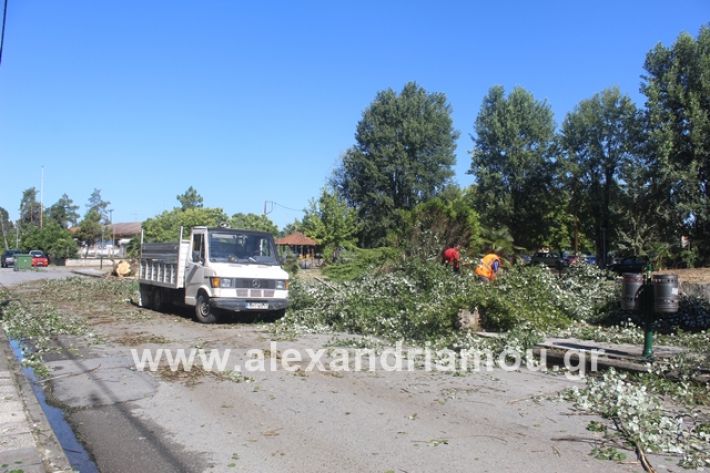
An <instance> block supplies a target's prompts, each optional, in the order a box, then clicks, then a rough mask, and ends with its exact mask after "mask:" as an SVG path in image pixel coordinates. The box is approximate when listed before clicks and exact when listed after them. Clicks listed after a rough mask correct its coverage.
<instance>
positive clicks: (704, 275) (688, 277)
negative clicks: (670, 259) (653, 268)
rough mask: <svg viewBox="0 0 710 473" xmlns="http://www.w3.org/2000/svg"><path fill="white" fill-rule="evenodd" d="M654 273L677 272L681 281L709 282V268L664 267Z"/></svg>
mask: <svg viewBox="0 0 710 473" xmlns="http://www.w3.org/2000/svg"><path fill="white" fill-rule="evenodd" d="M654 274H677V275H678V279H679V280H680V281H681V282H691V283H710V268H691V269H666V270H663V271H657V272H656V273H654Z"/></svg>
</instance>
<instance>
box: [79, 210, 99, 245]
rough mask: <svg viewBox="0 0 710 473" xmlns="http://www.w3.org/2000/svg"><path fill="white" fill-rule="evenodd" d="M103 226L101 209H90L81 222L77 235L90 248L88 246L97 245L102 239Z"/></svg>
mask: <svg viewBox="0 0 710 473" xmlns="http://www.w3.org/2000/svg"><path fill="white" fill-rule="evenodd" d="M102 228H103V225H102V224H101V214H100V213H99V210H98V209H95V208H94V209H89V211H88V212H86V215H84V218H83V219H82V220H81V222H80V223H79V231H78V232H77V234H76V236H77V238H78V239H79V241H81V242H83V243H84V244H85V245H86V247H87V249H88V247H90V246H93V245H95V244H96V242H97V241H99V240H100V239H101V231H102Z"/></svg>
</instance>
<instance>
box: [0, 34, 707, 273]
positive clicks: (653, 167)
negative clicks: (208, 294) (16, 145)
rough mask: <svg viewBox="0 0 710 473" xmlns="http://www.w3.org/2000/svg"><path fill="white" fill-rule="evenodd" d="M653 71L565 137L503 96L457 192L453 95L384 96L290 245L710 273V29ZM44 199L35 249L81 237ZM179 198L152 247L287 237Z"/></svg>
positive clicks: (479, 123) (537, 104)
mask: <svg viewBox="0 0 710 473" xmlns="http://www.w3.org/2000/svg"><path fill="white" fill-rule="evenodd" d="M644 68H645V71H646V73H645V75H644V76H643V77H642V81H641V86H640V88H641V91H642V93H643V94H644V96H645V98H646V101H645V105H644V107H643V108H638V107H637V106H636V105H635V104H634V102H633V101H632V100H631V99H630V98H629V97H627V96H625V95H624V94H622V93H621V91H619V90H618V89H617V88H609V89H606V90H603V91H601V92H599V93H598V94H595V95H594V96H592V97H590V98H589V99H586V100H583V101H582V102H580V103H579V104H578V105H577V106H576V107H575V109H574V110H572V111H571V112H570V113H568V114H567V116H566V117H565V118H564V120H563V121H562V123H561V125H560V126H559V127H557V126H556V124H555V120H554V116H553V113H552V110H551V108H550V106H549V104H548V103H546V102H545V101H542V100H538V99H536V98H535V97H534V96H533V95H532V94H531V93H530V92H528V91H526V90H524V89H522V88H515V89H513V90H512V91H510V92H509V93H506V91H505V90H504V89H503V87H500V86H495V87H492V88H491V89H490V90H489V92H488V94H487V95H486V96H485V97H484V100H483V103H482V105H481V109H480V111H479V113H478V116H477V118H476V120H475V125H474V129H473V134H472V135H471V137H472V141H473V151H472V154H471V166H470V170H469V173H470V174H471V175H473V176H474V179H475V181H474V184H473V185H472V186H470V187H469V188H466V189H461V188H459V187H458V186H456V185H454V184H453V183H452V181H451V178H452V177H453V174H454V173H453V169H452V167H453V164H454V163H455V149H456V144H455V143H456V140H457V139H458V137H459V133H458V132H457V131H456V130H454V128H453V122H452V119H451V107H450V105H449V104H448V102H447V99H446V96H445V95H444V94H442V93H438V92H435V93H429V92H427V91H426V90H424V89H423V88H422V87H420V86H419V85H417V84H416V83H413V82H411V83H408V84H406V85H405V86H404V88H403V89H402V91H401V92H400V93H397V92H395V91H393V90H385V91H382V92H380V93H378V94H377V96H376V97H375V99H374V101H373V102H372V104H370V106H369V107H368V108H367V109H366V110H365V112H364V113H363V116H362V119H361V120H360V122H359V123H358V125H357V130H356V134H355V145H354V146H353V147H352V148H350V149H349V150H348V151H347V152H346V153H345V154H344V156H343V158H342V163H341V165H340V166H339V167H338V169H337V170H336V171H335V173H334V174H333V176H332V178H331V179H330V181H329V183H328V185H327V186H326V187H325V188H324V189H323V190H322V192H321V194H320V196H319V197H318V198H317V199H314V200H313V201H312V202H311V204H310V206H309V208H308V209H306V212H305V216H304V218H303V219H302V220H297V221H295V222H294V223H293V224H290V225H288V226H287V227H286V228H285V229H284V233H288V232H290V231H294V230H300V231H303V232H304V233H306V234H307V235H309V236H311V237H314V238H315V239H317V240H318V241H319V242H321V244H323V245H324V247H325V251H326V254H328V253H331V252H333V251H334V250H335V249H336V248H340V247H349V246H355V245H358V246H361V247H377V246H385V245H387V246H399V247H403V248H405V249H406V250H407V251H408V252H409V253H412V254H415V253H417V254H421V255H425V256H431V255H434V254H437V253H438V252H439V251H440V250H441V247H442V246H443V245H446V244H452V243H459V244H463V245H466V246H468V247H469V248H470V249H472V250H474V251H481V250H483V249H485V248H484V247H489V248H492V249H494V250H498V251H504V252H507V253H510V252H514V251H522V250H527V251H530V250H534V249H536V248H538V247H541V246H549V247H553V248H557V249H573V250H575V251H579V252H582V251H584V252H595V253H596V254H597V257H598V260H599V261H600V262H601V263H602V264H603V263H604V262H605V258H606V257H607V255H608V254H609V252H610V251H617V252H626V253H632V254H645V255H650V256H653V257H654V258H656V259H657V260H663V261H665V262H672V263H682V264H685V265H688V266H691V265H694V264H699V263H710V238H709V237H708V235H710V182H708V180H709V179H710V28H708V27H703V28H702V29H701V30H700V32H699V34H698V36H697V38H693V37H692V36H690V35H688V34H682V35H680V36H679V37H678V39H677V41H676V42H675V43H674V44H673V45H672V46H671V47H665V46H663V45H660V44H659V45H658V46H656V47H655V48H654V49H652V50H651V51H650V52H649V53H648V54H647V56H646V60H645V63H644ZM36 194H37V192H36V189H34V188H33V189H28V190H27V191H25V193H24V194H23V198H22V203H21V206H20V214H21V215H20V221H19V225H20V226H22V227H23V229H22V232H21V233H22V234H23V235H32V231H33V230H32V228H36V227H37V225H38V222H39V220H40V218H43V219H44V220H45V221H47V222H50V225H56V226H57V227H58V228H61V229H66V228H67V227H68V226H69V225H76V224H77V221H78V218H79V216H78V206H76V205H74V204H73V202H72V201H71V199H69V197H68V196H66V195H64V196H62V198H60V200H59V201H58V202H57V203H56V204H54V205H52V206H51V207H50V208H48V209H47V210H46V211H45V213H44V214H43V215H40V213H41V210H40V206H39V205H38V203H37V201H36ZM177 199H178V201H179V203H180V206H179V207H176V208H175V209H173V210H171V211H166V212H164V213H162V214H160V215H158V216H156V217H154V218H152V219H148V220H147V221H146V222H145V223H144V229H145V230H146V236H147V238H148V239H152V240H171V239H174V238H175V237H176V235H177V232H178V228H179V227H180V226H186V227H191V226H193V225H218V224H221V223H228V224H230V225H231V226H234V227H242V228H254V229H259V230H266V231H270V232H272V233H274V234H276V233H277V231H278V229H277V228H276V226H275V225H274V224H273V223H272V222H271V221H270V220H269V219H268V218H267V217H265V216H260V215H254V214H235V215H233V216H231V217H228V216H227V215H226V214H225V213H224V212H223V211H222V210H221V209H210V208H204V207H203V199H202V197H201V196H200V195H199V194H198V193H197V191H196V190H195V189H194V188H192V187H190V188H189V189H188V190H187V191H186V192H185V193H184V194H181V195H179V196H177ZM108 205H109V204H108V202H104V201H103V200H102V199H101V196H100V191H98V190H95V191H94V193H93V194H92V196H91V198H90V200H89V204H88V205H87V212H86V214H85V215H84V218H83V219H82V221H81V222H80V223H79V228H80V231H79V234H78V235H77V236H78V237H79V239H80V240H81V241H85V242H87V243H92V242H93V241H95V240H96V238H97V236H98V235H99V234H100V227H101V224H102V223H105V220H106V211H107V208H108ZM0 223H2V232H3V237H4V238H5V240H6V243H5V244H6V246H7V235H8V234H12V225H13V224H12V222H9V221H8V218H7V212H5V211H4V210H3V209H0ZM25 227H26V228H25ZM23 238H24V237H23ZM27 238H30V237H27ZM36 241H40V240H36ZM682 241H683V242H689V244H687V245H686V244H681V242H682ZM30 242H32V243H33V244H34V242H35V240H31V239H28V240H24V239H23V246H26V245H29V243H30ZM30 246H32V245H30ZM43 249H44V248H43Z"/></svg>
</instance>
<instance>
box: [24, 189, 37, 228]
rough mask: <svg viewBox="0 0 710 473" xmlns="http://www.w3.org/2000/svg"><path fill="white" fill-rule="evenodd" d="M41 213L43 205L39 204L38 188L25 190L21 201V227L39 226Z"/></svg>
mask: <svg viewBox="0 0 710 473" xmlns="http://www.w3.org/2000/svg"><path fill="white" fill-rule="evenodd" d="M41 211H42V209H41V205H40V203H39V202H37V188H35V187H30V188H29V189H25V191H24V192H22V200H21V201H20V225H39V216H40V213H41Z"/></svg>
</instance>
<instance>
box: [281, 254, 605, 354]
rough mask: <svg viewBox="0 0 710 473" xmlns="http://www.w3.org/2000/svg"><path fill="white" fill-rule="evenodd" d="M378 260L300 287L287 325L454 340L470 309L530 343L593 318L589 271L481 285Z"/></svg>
mask: <svg viewBox="0 0 710 473" xmlns="http://www.w3.org/2000/svg"><path fill="white" fill-rule="evenodd" d="M370 251H372V250H370ZM374 262H377V261H374ZM379 263H380V264H379V265H377V266H375V265H365V264H362V260H361V261H360V264H359V265H358V266H355V265H354V264H352V263H351V265H350V266H349V267H348V268H347V269H349V270H350V272H349V273H347V276H354V275H355V274H356V273H359V276H358V277H357V278H355V279H345V278H343V280H341V281H330V282H329V283H328V284H327V285H326V284H322V283H312V284H306V283H303V282H299V283H297V284H294V285H293V286H292V291H291V295H290V296H291V307H290V309H289V312H288V314H287V316H286V320H285V322H286V323H292V324H294V325H297V326H305V327H310V328H319V327H331V328H334V329H336V330H344V331H349V332H353V333H358V334H365V335H377V336H382V337H385V338H388V339H397V338H405V339H412V340H419V341H425V340H436V339H441V338H442V337H443V338H449V337H451V336H453V335H454V333H455V324H456V320H457V316H458V312H459V310H460V309H469V310H471V311H474V310H478V311H479V313H480V315H481V319H482V323H483V324H484V327H485V328H487V329H491V330H501V331H506V330H512V331H513V332H515V333H516V334H517V335H515V336H514V337H513V338H515V339H516V340H517V342H516V344H517V345H520V344H523V345H524V344H529V343H532V341H534V340H535V338H536V337H537V336H538V335H537V333H536V332H537V331H541V330H542V331H544V330H550V329H555V328H561V327H566V326H568V325H569V324H570V323H571V321H572V320H573V319H574V318H582V317H587V316H592V315H595V314H594V308H595V307H596V303H595V301H594V299H595V298H594V297H590V294H589V292H588V291H587V289H586V288H585V289H582V288H583V286H584V283H583V281H581V280H579V281H577V280H576V279H577V278H582V279H584V278H586V277H589V275H588V274H582V275H570V276H569V279H570V280H573V279H575V280H576V281H575V283H571V282H569V281H567V282H565V281H561V280H558V279H557V278H556V277H554V276H553V275H552V274H551V273H550V272H549V271H547V270H545V269H541V268H528V267H524V268H514V269H510V270H507V271H505V272H504V273H503V274H502V275H501V276H500V277H499V278H498V279H497V280H496V281H495V282H494V283H491V284H483V283H479V282H478V281H477V280H476V279H474V278H473V277H471V276H467V275H465V274H463V273H462V274H455V273H453V272H452V271H451V270H450V269H448V268H446V267H445V266H444V265H442V264H440V263H439V262H438V261H437V262H431V261H422V260H418V259H409V260H405V261H404V262H399V263H397V262H392V263H390V264H389V265H387V266H386V267H382V264H381V263H382V261H379ZM334 268H337V269H338V271H336V274H338V276H343V275H344V274H346V272H345V271H344V269H345V268H344V267H343V266H340V267H338V266H334V267H331V268H328V271H333V269H334ZM326 274H330V273H326ZM598 290H599V291H600V292H606V291H613V287H609V286H606V285H602V284H600V285H599V286H598ZM601 299H602V300H605V298H601ZM526 340H527V341H526Z"/></svg>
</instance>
